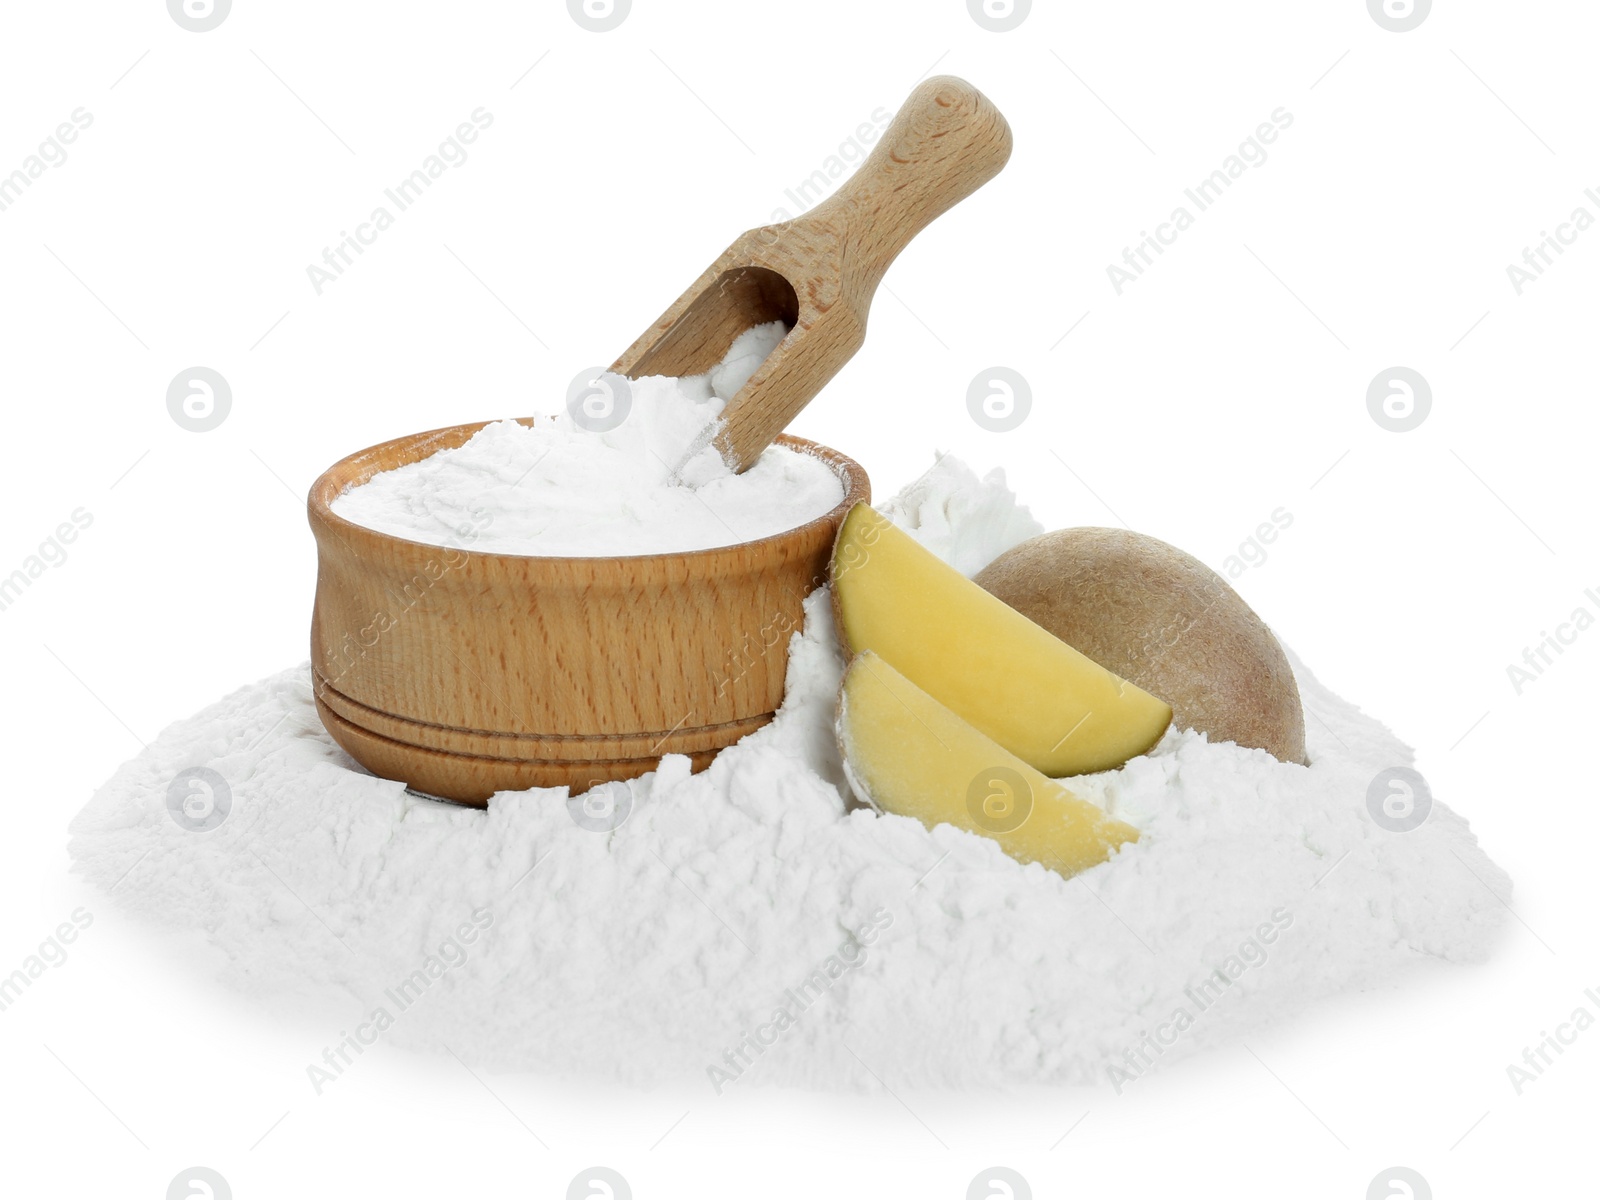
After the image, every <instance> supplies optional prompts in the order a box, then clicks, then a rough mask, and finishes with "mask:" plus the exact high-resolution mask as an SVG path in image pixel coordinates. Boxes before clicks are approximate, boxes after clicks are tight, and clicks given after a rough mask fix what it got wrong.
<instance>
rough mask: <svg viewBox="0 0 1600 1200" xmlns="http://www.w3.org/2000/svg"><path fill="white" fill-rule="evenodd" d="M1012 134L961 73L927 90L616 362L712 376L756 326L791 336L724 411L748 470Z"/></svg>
mask: <svg viewBox="0 0 1600 1200" xmlns="http://www.w3.org/2000/svg"><path fill="white" fill-rule="evenodd" d="M1010 156H1011V130H1010V128H1009V127H1008V126H1007V125H1006V121H1005V118H1004V117H1002V116H1001V115H1000V112H999V110H998V109H996V108H995V106H994V105H993V104H991V103H990V102H989V100H988V99H987V98H986V97H985V96H984V95H983V93H981V92H980V91H978V89H977V88H975V87H973V86H972V85H971V84H969V83H967V82H965V81H964V80H961V79H957V78H955V77H954V76H951V75H940V76H935V77H934V78H932V79H929V80H927V81H925V82H923V83H921V84H919V85H918V86H917V88H916V89H915V90H914V91H913V92H912V93H911V96H910V98H909V99H908V100H907V101H906V102H905V104H904V106H903V107H902V108H901V109H900V111H899V112H898V113H897V114H896V115H895V118H894V120H893V121H891V122H890V124H889V127H888V128H887V129H886V130H884V133H883V136H882V138H881V139H879V141H878V144H877V145H876V146H875V147H874V148H873V150H872V153H871V154H870V155H868V156H867V159H866V161H865V162H863V163H862V164H861V167H860V168H859V169H858V170H857V171H856V173H855V174H854V175H852V176H851V177H850V178H849V179H848V180H847V181H846V182H845V183H844V185H843V186H842V187H841V188H840V189H839V190H838V191H837V192H835V193H834V194H833V195H832V196H830V197H829V198H828V199H827V200H825V201H824V202H823V203H822V204H819V205H818V206H817V207H816V208H814V209H812V210H811V211H810V212H808V213H806V214H804V215H803V216H799V217H796V218H795V219H794V220H792V221H785V222H783V223H781V224H778V225H766V226H762V227H761V228H758V229H752V230H750V231H748V232H747V233H744V234H742V235H741V236H740V237H739V238H738V239H737V240H735V241H734V243H733V244H732V245H731V246H729V247H728V248H727V249H726V250H725V251H723V253H722V255H721V256H720V257H719V258H718V259H717V260H716V261H715V262H713V263H712V264H711V265H710V266H709V267H707V268H706V270H705V272H704V273H703V274H702V275H701V276H700V278H699V279H697V280H696V281H695V283H694V284H693V286H691V287H690V288H689V290H688V291H686V292H684V294H683V295H682V296H680V297H679V298H678V299H677V300H676V301H675V302H674V303H673V304H672V306H671V307H670V308H668V309H667V311H666V312H665V313H663V314H662V315H661V318H660V319H659V320H658V321H657V322H656V323H655V324H654V325H652V326H651V327H650V328H649V329H648V330H646V331H645V333H644V334H643V335H642V336H640V337H639V338H638V340H637V341H635V342H634V343H633V345H632V346H630V347H629V348H628V349H627V351H625V352H624V353H623V354H622V356H621V357H620V358H618V359H617V361H616V362H615V363H614V364H613V365H612V367H611V369H612V370H613V371H615V372H617V373H619V374H623V375H627V376H629V377H631V378H635V379H637V378H640V377H642V376H645V375H698V374H701V373H703V372H705V371H709V370H710V369H711V368H712V367H714V366H715V365H716V364H717V363H718V362H719V361H720V360H721V358H722V356H723V354H724V353H726V351H727V349H728V346H729V345H730V344H731V343H732V341H733V339H734V338H735V337H737V336H738V335H739V334H740V333H742V332H744V331H745V330H746V329H748V328H750V327H751V326H752V325H758V324H763V323H765V322H767V321H772V320H782V321H784V322H785V323H786V324H788V325H789V326H790V327H791V328H790V331H789V334H788V336H787V337H785V338H784V340H783V341H782V343H780V344H779V346H778V348H777V349H776V350H774V351H773V352H772V354H771V355H770V356H768V358H767V360H766V362H764V363H763V364H762V365H761V366H760V367H759V368H758V369H757V370H756V372H755V374H754V375H752V376H751V377H750V379H749V381H748V382H747V383H746V384H745V385H744V387H743V388H741V389H740V390H739V392H738V393H737V394H736V395H735V396H734V397H733V399H732V400H730V401H729V402H728V405H727V407H726V408H725V409H724V410H723V414H722V421H723V424H722V426H721V428H720V430H719V431H718V432H717V435H716V439H715V440H716V444H717V446H718V448H719V449H720V450H721V451H722V454H723V457H724V458H726V459H727V460H728V462H729V463H730V464H732V465H733V466H734V469H735V470H743V469H744V468H745V467H746V466H748V465H750V464H751V463H753V462H754V461H755V460H756V458H758V457H759V456H760V454H761V451H762V450H764V449H765V448H766V447H767V445H768V444H769V443H771V442H772V440H773V439H774V438H776V437H777V436H778V434H779V433H781V432H782V431H783V430H784V428H785V427H787V425H788V424H789V422H790V421H791V420H792V419H793V418H794V416H795V415H796V414H797V413H798V412H799V411H800V410H801V409H802V408H804V407H805V406H806V405H807V404H808V403H810V402H811V400H812V398H813V397H815V396H816V394H817V393H818V392H819V391H821V390H822V387H823V385H824V384H826V383H827V382H828V380H830V379H832V378H833V376H834V375H835V374H836V373H837V372H838V371H839V369H840V368H841V367H842V366H844V364H845V363H846V362H848V361H849V360H850V358H851V356H852V355H854V354H855V352H856V351H857V350H858V349H860V347H861V344H862V341H863V340H864V339H865V337H866V328H867V313H868V310H869V309H870V308H871V307H872V297H873V295H874V293H875V292H876V291H877V289H878V283H879V281H880V280H882V278H883V274H884V272H885V271H887V270H888V269H889V264H890V263H892V262H893V261H894V259H895V256H896V255H898V254H899V253H900V251H902V250H904V249H905V247H906V246H907V244H908V243H910V241H911V239H912V238H914V237H915V236H916V235H917V234H918V233H920V232H921V231H922V230H923V229H924V228H926V227H927V225H928V224H929V223H930V222H931V221H933V220H934V218H936V217H938V216H939V215H940V214H941V213H943V212H945V211H946V210H948V209H949V208H951V207H952V206H954V205H955V204H956V203H958V202H959V201H961V200H962V199H964V198H965V197H967V196H969V195H971V194H972V193H973V192H974V191H976V190H977V189H978V188H979V187H981V186H982V185H983V184H984V183H986V182H987V181H988V180H990V179H992V178H993V177H994V176H995V175H996V174H997V173H998V172H999V171H1000V169H1001V168H1002V167H1003V166H1005V164H1006V160H1007V159H1008V158H1009V157H1010Z"/></svg>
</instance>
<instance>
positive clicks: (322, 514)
mask: <svg viewBox="0 0 1600 1200" xmlns="http://www.w3.org/2000/svg"><path fill="white" fill-rule="evenodd" d="M504 419H506V418H502V417H497V418H492V419H490V420H486V421H470V422H465V423H463V424H459V425H444V426H440V427H439V428H437V429H428V430H424V431H422V432H420V433H409V434H402V435H401V436H400V437H394V438H388V439H386V440H384V441H381V442H375V443H373V444H372V445H370V446H367V447H366V448H364V449H361V450H357V451H355V452H353V453H351V454H347V455H345V456H344V457H343V458H341V459H339V460H338V461H337V462H335V463H333V464H332V465H331V466H329V467H328V468H327V469H326V470H324V471H323V472H322V473H321V474H320V475H318V476H317V478H316V479H315V480H314V481H313V482H312V484H311V488H310V490H309V492H308V493H307V495H306V515H307V518H308V519H309V521H310V523H311V529H312V533H313V534H316V533H318V532H319V526H320V527H325V528H326V529H327V530H328V531H329V532H331V533H333V534H335V535H336V536H338V537H339V538H340V540H341V541H344V542H345V543H346V544H347V545H348V544H350V540H351V539H352V538H356V539H368V540H371V541H373V542H384V543H391V544H395V545H399V546H405V547H414V548H415V549H417V550H420V551H426V552H430V553H438V552H441V551H442V552H446V553H451V554H463V555H467V556H469V559H475V560H478V561H480V562H483V563H485V564H487V563H490V562H495V561H501V562H506V563H516V564H529V563H548V564H551V566H552V567H559V566H560V565H562V564H566V565H568V566H575V565H578V564H593V563H616V564H625V565H628V566H647V565H650V564H656V563H660V564H666V563H683V562H693V563H699V564H705V563H712V562H715V560H716V559H717V558H719V557H729V558H731V557H735V556H737V557H738V558H740V559H741V560H743V559H747V558H748V557H749V554H750V551H751V550H752V549H760V548H766V547H775V546H779V545H782V544H785V543H790V542H794V543H798V542H802V541H805V540H807V539H808V538H809V537H810V536H811V535H813V534H816V533H821V532H822V531H823V530H824V529H829V530H830V532H829V533H828V540H829V542H830V543H831V542H832V540H833V536H834V533H833V531H836V530H837V528H838V526H839V525H840V524H841V523H842V522H843V521H844V518H845V516H846V515H847V514H848V513H849V511H850V510H851V508H853V507H854V506H855V505H857V504H860V503H870V502H871V499H872V482H871V480H870V479H869V478H868V476H867V472H866V469H865V468H864V467H862V465H861V464H860V463H858V462H857V461H856V460H855V459H853V458H851V457H850V456H849V455H848V454H845V453H844V452H843V451H840V450H835V449H834V448H833V447H831V446H826V445H824V444H822V443H821V442H815V441H812V440H810V439H809V438H803V437H797V436H795V435H794V434H789V433H782V434H779V435H778V436H777V437H776V438H774V439H773V443H772V444H773V445H780V446H783V447H785V448H786V449H789V450H793V451H795V452H797V453H800V454H806V455H809V456H810V457H812V458H816V459H819V460H821V461H822V462H823V463H824V464H825V465H827V466H828V467H830V468H831V469H832V470H833V472H834V474H835V475H836V476H837V477H838V479H839V482H840V484H841V485H842V486H843V488H844V496H843V498H842V499H841V500H840V501H839V503H838V504H836V505H834V506H833V507H832V508H830V509H829V510H828V511H827V512H825V513H822V514H821V515H819V516H816V517H813V518H812V519H811V520H809V521H806V522H804V523H803V524H800V525H796V526H794V527H793V528H791V529H784V530H780V531H779V532H777V533H772V534H767V535H766V536H764V537H759V538H754V539H751V540H750V541H745V542H731V543H729V544H728V545H725V546H707V547H704V548H702V549H699V550H668V551H664V552H660V553H655V554H513V553H507V552H505V551H498V550H474V549H472V548H471V547H466V546H447V545H441V544H439V543H437V542H419V541H416V540H415V539H413V538H405V537H400V536H399V535H398V534H392V533H385V532H384V531H383V530H381V529H373V528H372V527H371V526H369V525H361V524H358V523H357V522H355V521H351V520H349V519H348V518H346V517H341V516H340V515H339V514H338V513H336V512H334V511H333V506H332V500H333V499H334V498H335V497H337V496H340V495H342V494H343V493H344V492H345V491H348V490H349V489H350V488H351V487H353V486H357V485H356V484H355V483H354V482H352V481H350V480H348V479H347V480H346V481H345V482H343V483H340V482H339V480H338V478H336V477H337V476H340V475H348V474H350V473H351V471H352V469H353V468H354V467H355V465H356V463H357V462H358V460H360V459H363V458H366V457H367V456H369V455H377V454H379V453H381V452H382V451H384V450H387V449H389V448H391V447H395V446H398V445H401V444H408V445H407V446H406V448H407V450H408V451H409V450H412V449H422V448H427V447H429V446H430V445H432V444H436V443H440V442H449V441H450V439H452V438H457V439H459V440H456V441H454V442H453V443H451V444H447V445H441V446H438V449H429V450H428V451H427V453H422V454H418V455H417V456H416V457H415V458H407V459H406V460H405V461H404V462H401V463H397V464H395V466H393V467H386V468H383V469H384V470H395V469H397V468H398V467H401V466H409V465H410V464H411V463H414V462H421V461H422V460H423V459H425V458H428V457H431V456H432V455H433V454H436V453H438V452H439V450H451V449H457V448H459V447H460V446H462V445H464V444H465V443H466V442H467V441H468V440H469V439H470V438H471V437H472V435H473V434H475V433H477V432H478V430H480V429H482V428H484V427H485V426H486V425H492V424H494V423H495V422H496V421H500V420H504ZM512 419H513V420H516V421H517V422H518V423H519V424H522V425H527V426H529V427H530V428H531V427H532V426H533V425H534V422H535V418H533V417H515V418H512ZM380 473H381V472H380V471H372V472H370V473H369V474H367V476H366V477H365V478H364V479H362V480H361V482H362V483H365V482H366V481H367V479H371V478H372V477H373V476H374V475H377V474H380Z"/></svg>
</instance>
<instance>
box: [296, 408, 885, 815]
mask: <svg viewBox="0 0 1600 1200" xmlns="http://www.w3.org/2000/svg"><path fill="white" fill-rule="evenodd" d="M485 424H487V422H478V423H477V424H473V425H454V426H451V427H450V428H448V429H436V430H433V431H431V432H428V433H419V434H413V435H411V436H409V437H403V438H396V439H395V440H394V441H390V442H383V443H381V444H380V445H377V446H373V447H371V448H369V449H366V450H363V451H361V452H360V453H358V454H352V455H350V457H348V458H345V459H342V460H340V461H339V462H337V463H335V464H334V465H333V466H332V467H330V468H329V469H328V470H327V471H326V472H324V473H323V475H322V477H321V478H319V479H318V480H317V481H316V483H315V484H313V485H312V487H311V495H310V497H309V499H308V502H307V509H308V512H309V516H310V519H311V531H312V533H313V534H314V535H315V536H316V540H317V592H316V602H315V606H314V608H313V611H312V617H311V671H312V684H313V692H314V694H315V697H316V704H317V711H318V713H319V714H320V715H321V717H322V722H323V724H324V725H325V726H326V727H327V730H328V733H329V734H330V735H332V737H333V739H334V741H336V742H338V743H339V745H340V746H342V747H343V748H344V749H345V750H346V751H347V752H348V753H349V754H350V756H351V757H352V758H354V759H355V760H356V761H357V762H359V763H361V765H362V766H364V767H366V768H367V769H368V770H370V771H372V772H373V773H374V774H376V775H381V776H383V777H384V778H386V779H397V780H403V781H404V782H405V783H407V784H409V785H410V786H411V787H413V788H416V789H417V790H418V791H422V792H427V793H431V794H432V795H435V796H441V797H445V798H447V799H450V800H458V801H462V802H464V803H468V804H478V805H482V804H484V803H486V802H487V800H488V798H489V797H490V796H491V795H493V794H494V793H495V792H497V791H502V790H512V789H521V788H528V787H557V786H561V785H567V786H569V787H571V788H572V791H573V794H576V793H577V792H579V791H582V790H585V789H587V788H589V787H591V786H593V785H595V784H598V783H602V782H605V781H608V780H617V779H631V778H634V777H636V776H638V775H642V774H644V773H645V772H647V771H650V770H652V769H654V767H655V765H656V763H657V762H658V761H659V760H660V758H661V756H662V755H664V754H686V755H688V756H689V758H690V761H691V763H692V764H693V769H694V770H696V771H698V770H702V769H703V768H704V767H706V766H707V765H708V764H709V763H710V761H711V759H712V758H713V757H714V756H715V755H716V753H717V751H719V750H721V749H723V748H724V747H726V746H730V745H732V744H733V743H734V742H736V741H738V740H739V739H740V738H742V737H743V736H744V735H745V734H747V733H750V732H752V731H754V730H756V729H759V728H761V726H763V725H765V724H766V723H767V722H768V721H770V720H772V717H773V714H774V713H775V712H776V710H777V708H778V705H779V704H780V703H781V702H782V700H783V682H784V673H785V670H786V668H787V666H788V646H789V634H790V633H791V632H793V631H794V630H797V629H799V628H800V626H801V624H802V622H803V620H804V613H803V611H802V608H801V602H802V601H803V600H804V599H805V597H806V596H807V595H809V594H810V593H811V591H812V590H813V589H814V588H816V587H818V586H819V585H821V584H822V583H824V582H826V580H827V568H828V556H829V554H830V552H831V550H832V547H833V539H834V535H835V533H837V532H838V528H839V526H840V524H841V523H842V522H843V521H844V517H845V514H846V513H847V512H849V510H850V506H851V505H852V504H855V503H856V502H857V501H864V500H869V499H870V498H871V490H870V484H869V482H868V480H867V475H866V472H865V471H863V470H862V469H861V467H860V466H859V465H858V464H857V463H855V462H854V461H853V460H851V459H849V458H847V457H845V456H844V455H843V454H840V453H839V452H838V451H836V450H830V449H828V448H827V447H826V446H820V445H817V444H816V443H815V442H808V441H805V440H803V439H801V438H795V437H788V436H785V437H781V438H779V439H778V443H779V444H780V445H784V446H788V447H789V448H790V449H792V450H797V451H800V452H801V453H805V454H811V455H814V456H816V457H817V458H820V459H822V460H823V461H824V462H826V463H827V464H829V465H830V466H831V467H833V469H834V470H835V471H837V472H838V474H839V478H840V481H841V482H842V483H843V484H844V488H845V497H844V499H843V500H842V501H841V502H840V503H839V504H838V506H837V507H835V508H834V509H833V510H832V511H831V512H828V513H826V514H824V515H823V516H821V517H818V518H817V519H816V520H813V521H809V522H807V523H806V524H804V525H801V526H799V527H798V528H796V529H791V530H789V531H788V532H786V533H780V534H776V535H774V536H772V537H766V538H761V539H759V540H757V541H753V542H744V543H741V544H739V545H735V546H727V547H722V548H718V549H713V550H695V551H689V552H685V553H677V554H645V555H634V556H626V557H609V558H539V557H533V556H526V555H516V554H488V553H483V552H480V551H476V550H471V549H451V548H448V547H444V546H431V545H426V544H424V543H421V542H413V541H409V540H407V539H405V538H400V537H394V536H392V535H390V534H387V533H379V532H378V531H376V530H373V529H367V528H365V527H364V526H361V525H356V524H354V523H352V522H350V521H347V520H345V519H344V518H343V517H340V516H338V515H336V514H335V513H334V512H333V510H332V508H331V507H330V505H331V503H332V501H333V500H334V498H335V497H337V496H338V495H339V494H340V493H342V492H343V491H345V490H346V489H347V488H350V487H353V486H356V485H358V484H362V483H365V482H366V481H367V480H368V479H370V478H372V476H374V475H376V474H378V473H379V472H381V471H388V470H392V469H393V468H395V467H398V466H403V465H404V464H406V463H412V462H416V461H418V460H419V459H423V458H426V457H427V456H428V455H430V454H433V453H435V452H437V451H439V450H445V449H450V448H454V447H456V446H460V445H461V444H462V443H464V442H465V441H466V440H467V439H468V438H470V437H471V436H472V435H473V434H474V433H476V432H477V431H478V430H479V429H481V428H483V426H484V425H485Z"/></svg>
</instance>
